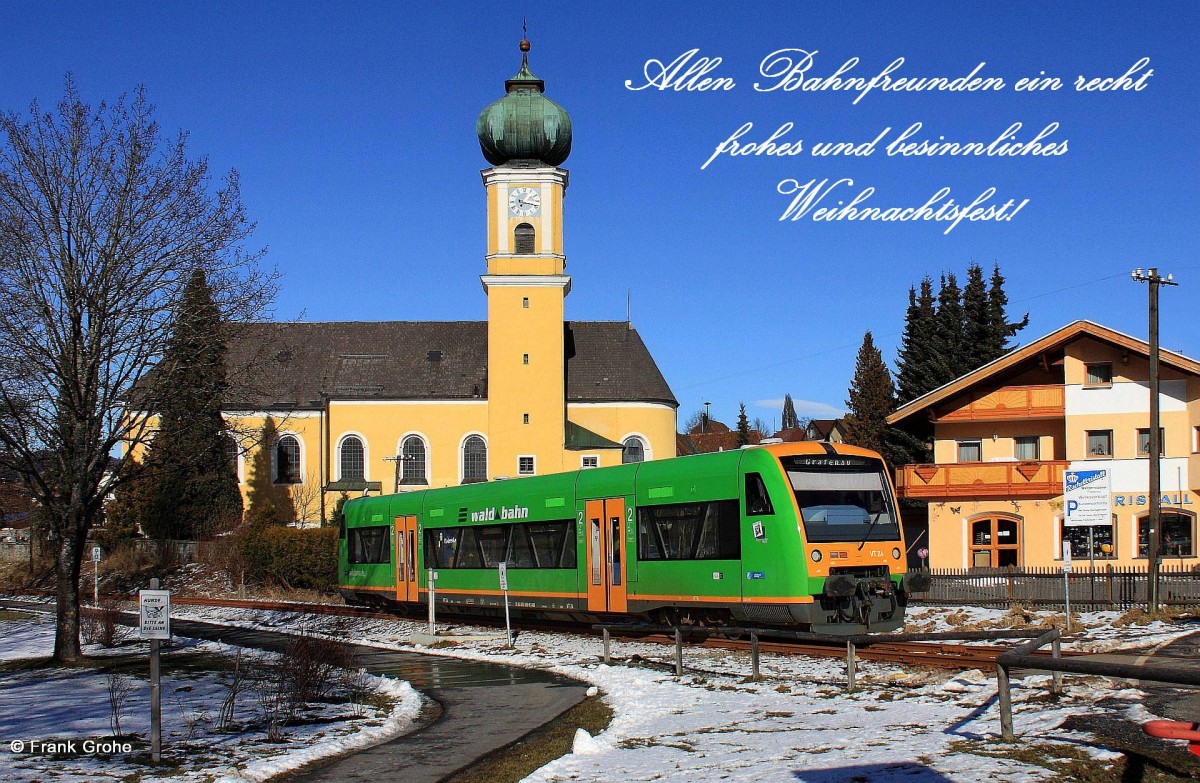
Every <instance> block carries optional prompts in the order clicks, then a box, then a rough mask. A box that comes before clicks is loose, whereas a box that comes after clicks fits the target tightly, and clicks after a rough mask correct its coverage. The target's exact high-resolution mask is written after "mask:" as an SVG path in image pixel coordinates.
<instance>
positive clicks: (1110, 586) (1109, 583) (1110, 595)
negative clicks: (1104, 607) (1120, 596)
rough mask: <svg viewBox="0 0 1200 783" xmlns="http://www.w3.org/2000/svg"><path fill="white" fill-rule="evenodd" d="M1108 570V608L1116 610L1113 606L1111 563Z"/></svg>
mask: <svg viewBox="0 0 1200 783" xmlns="http://www.w3.org/2000/svg"><path fill="white" fill-rule="evenodd" d="M1107 570H1108V574H1107V575H1108V608H1109V609H1114V608H1116V607H1115V606H1114V604H1113V567H1112V563H1109V564H1108V565H1107Z"/></svg>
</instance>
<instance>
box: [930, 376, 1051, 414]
mask: <svg viewBox="0 0 1200 783" xmlns="http://www.w3.org/2000/svg"><path fill="white" fill-rule="evenodd" d="M1062 417H1063V387H1062V385H1060V384H1053V385H1047V386H1005V387H1003V388H1001V389H993V390H991V391H982V392H975V393H972V394H968V395H964V396H961V397H957V398H955V399H954V400H952V401H951V402H949V403H948V404H946V405H945V406H940V407H938V408H937V409H936V410H935V411H934V417H933V420H934V421H937V422H942V421H1015V420H1020V419H1061V418H1062Z"/></svg>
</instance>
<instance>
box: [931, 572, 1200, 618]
mask: <svg viewBox="0 0 1200 783" xmlns="http://www.w3.org/2000/svg"><path fill="white" fill-rule="evenodd" d="M1159 573H1160V575H1159V595H1160V596H1161V602H1162V604H1163V605H1165V606H1200V569H1197V568H1193V567H1190V566H1182V567H1181V566H1171V565H1166V564H1164V565H1163V566H1162V570H1161V571H1160V572H1159ZM929 576H930V581H931V584H930V587H929V592H927V593H920V594H917V595H914V596H913V598H914V600H916V601H919V602H923V603H930V604H961V605H964V606H1012V605H1014V604H1026V605H1032V606H1038V605H1057V606H1062V604H1063V598H1064V591H1065V589H1066V587H1067V584H1069V586H1070V591H1071V605H1072V607H1079V608H1081V609H1083V608H1087V609H1132V608H1134V607H1138V606H1145V605H1146V600H1147V584H1148V579H1149V578H1148V576H1147V574H1146V569H1145V568H1144V567H1143V568H1137V567H1135V566H1111V565H1109V566H1098V567H1097V568H1096V569H1095V570H1087V569H1086V568H1085V569H1076V570H1073V571H1071V572H1070V573H1069V574H1068V575H1067V578H1066V580H1064V579H1063V572H1062V569H1061V568H972V569H967V570H958V569H940V568H939V569H933V570H932V571H930V572H929Z"/></svg>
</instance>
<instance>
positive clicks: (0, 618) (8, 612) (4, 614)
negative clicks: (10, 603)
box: [0, 609, 33, 622]
mask: <svg viewBox="0 0 1200 783" xmlns="http://www.w3.org/2000/svg"><path fill="white" fill-rule="evenodd" d="M31 617H33V615H32V614H30V613H29V612H17V611H13V610H12V609H0V622H4V621H6V620H28V619H30V618H31Z"/></svg>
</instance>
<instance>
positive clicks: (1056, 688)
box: [1050, 637, 1062, 696]
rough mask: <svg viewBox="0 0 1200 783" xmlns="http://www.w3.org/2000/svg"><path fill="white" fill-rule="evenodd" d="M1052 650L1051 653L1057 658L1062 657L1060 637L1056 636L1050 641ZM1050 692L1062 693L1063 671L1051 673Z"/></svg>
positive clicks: (1056, 694)
mask: <svg viewBox="0 0 1200 783" xmlns="http://www.w3.org/2000/svg"><path fill="white" fill-rule="evenodd" d="M1050 650H1051V653H1050V654H1051V655H1053V656H1054V657H1055V658H1061V657H1062V642H1061V641H1060V640H1059V639H1058V637H1055V639H1054V641H1052V642H1050ZM1050 692H1051V693H1053V694H1054V695H1055V696H1059V695H1061V694H1062V672H1060V671H1055V672H1052V673H1051V685H1050Z"/></svg>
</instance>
